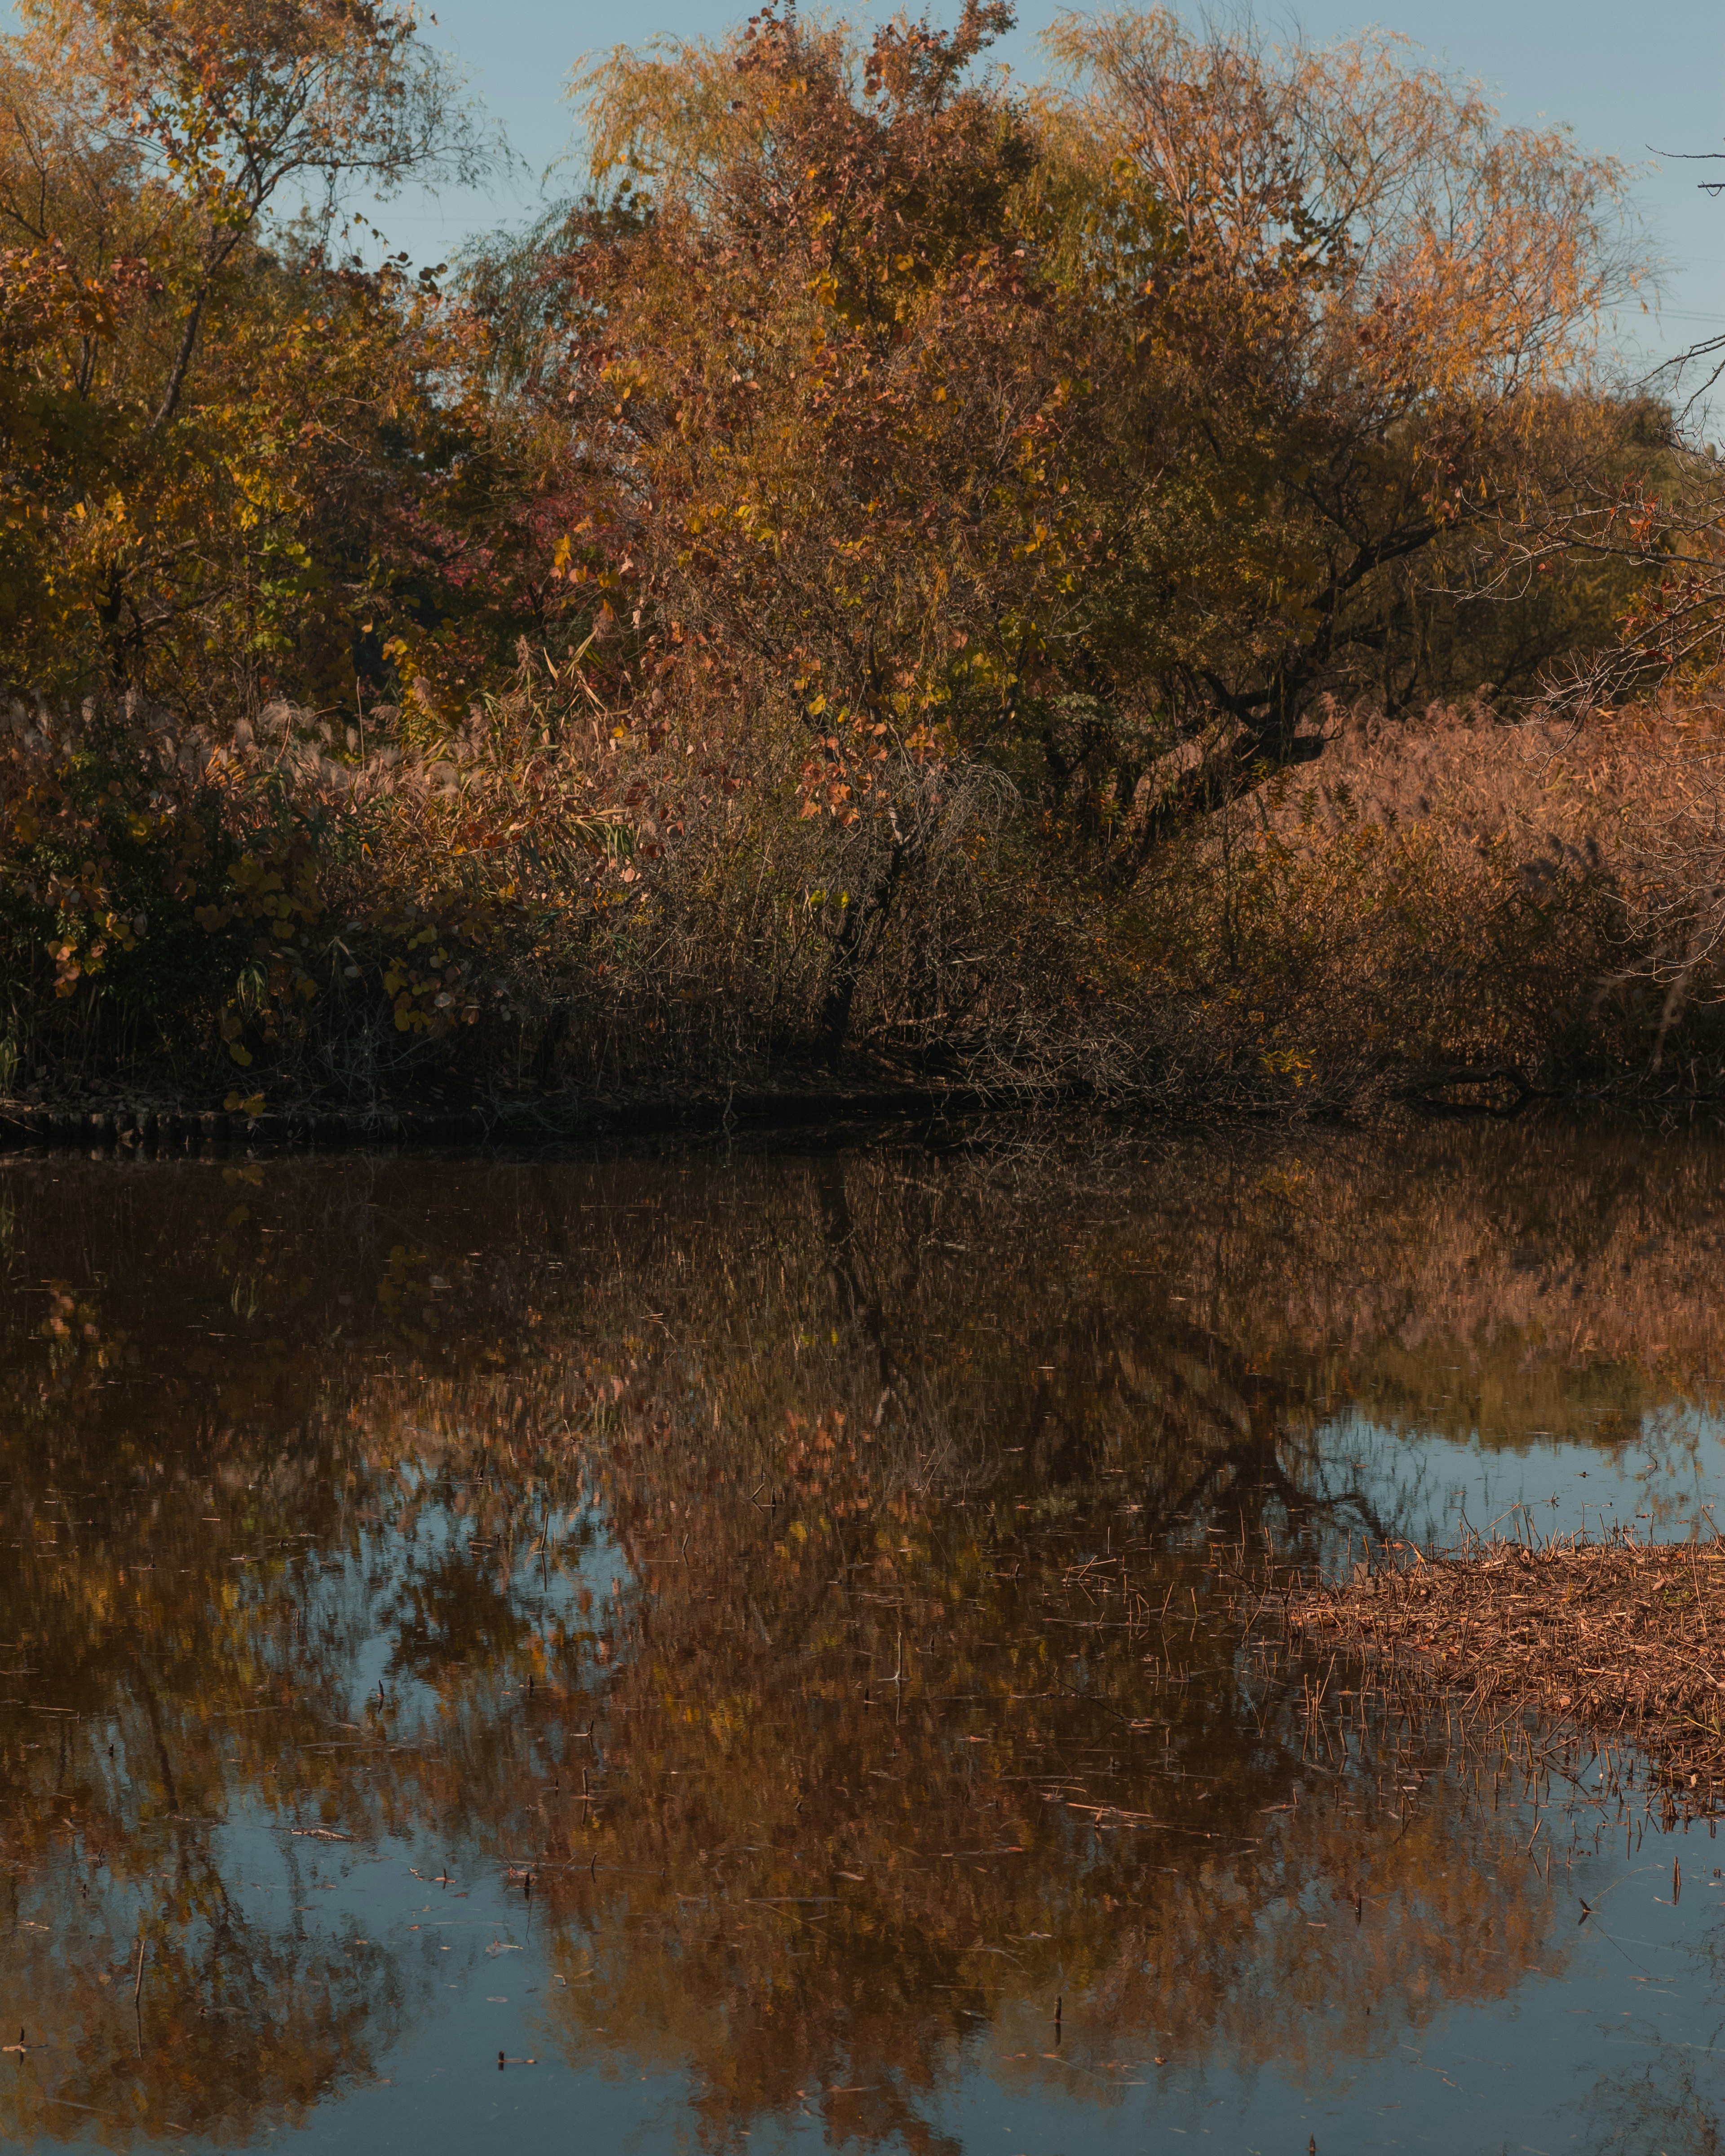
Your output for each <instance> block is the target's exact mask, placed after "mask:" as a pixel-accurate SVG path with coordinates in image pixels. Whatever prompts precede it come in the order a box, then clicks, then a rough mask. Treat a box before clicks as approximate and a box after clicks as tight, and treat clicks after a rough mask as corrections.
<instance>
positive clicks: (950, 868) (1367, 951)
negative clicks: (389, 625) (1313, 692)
mask: <svg viewBox="0 0 1725 2156" xmlns="http://www.w3.org/2000/svg"><path fill="white" fill-rule="evenodd" d="M577 694H579V691H578V690H577ZM1324 716H1325V717H1326V719H1327V724H1328V727H1329V733H1328V736H1327V738H1326V739H1325V740H1324V741H1323V743H1322V752H1321V753H1320V754H1318V755H1317V757H1315V758H1313V759H1312V761H1310V762H1307V763H1305V764H1303V765H1302V766H1301V767H1300V768H1299V770H1298V772H1297V773H1296V774H1292V775H1283V776H1281V777H1279V778H1276V779H1274V780H1269V781H1266V782H1265V783H1263V784H1262V785H1261V786H1260V787H1259V788H1257V789H1255V791H1253V792H1251V793H1247V794H1245V795H1244V796H1242V797H1241V798H1239V799H1237V800H1235V801H1234V802H1231V803H1229V804H1227V805H1226V806H1225V807H1224V808H1219V809H1217V810H1214V811H1213V812H1212V813H1211V814H1209V816H1208V817H1206V818H1204V819H1200V820H1199V821H1196V822H1194V823H1193V824H1190V825H1189V827H1188V828H1186V829H1183V831H1182V832H1181V833H1180V834H1178V838H1177V839H1173V840H1171V841H1170V842H1169V843H1168V844H1167V845H1166V846H1165V847H1164V848H1163V849H1162V850H1160V851H1159V853H1158V856H1157V858H1156V859H1155V860H1154V861H1153V863H1152V864H1151V865H1149V866H1148V867H1147V870H1146V871H1145V872H1144V873H1143V874H1142V875H1141V876H1139V877H1138V878H1137V880H1135V881H1134V883H1133V884H1132V886H1131V888H1130V889H1128V890H1126V891H1120V890H1118V889H1113V888H1111V887H1110V886H1109V885H1107V884H1106V881H1104V880H1101V879H1099V878H1096V877H1094V876H1092V877H1090V878H1088V879H1086V877H1084V876H1082V875H1080V874H1077V873H1075V872H1072V871H1070V870H1068V871H1067V872H1066V873H1065V874H1064V875H1057V874H1055V873H1054V872H1053V871H1051V870H1050V862H1049V857H1048V854H1047V852H1046V850H1045V848H1044V847H1043V846H1042V845H1041V844H1040V843H1039V834H1038V833H1037V831H1036V830H1035V829H1034V823H1033V819H1031V817H1030V816H1029V815H1028V814H1027V813H1026V809H1025V805H1024V803H1023V801H1022V800H1021V799H1020V798H1019V797H1018V796H1017V795H1016V794H1015V793H1014V789H1013V788H1012V787H1011V785H1010V783H1009V782H1008V781H1006V780H1005V779H1004V778H1002V776H1001V775H1000V774H999V773H998V772H994V771H992V770H990V769H988V767H983V766H980V765H977V766H973V767H970V768H969V769H968V770H963V769H954V768H952V767H947V768H946V769H943V770H942V771H940V772H938V773H933V772H931V773H928V774H927V777H926V780H925V790H924V793H923V795H922V801H921V804H920V805H921V807H922V813H923V814H924V815H925V817H926V819H927V825H928V827H929V835H927V836H926V838H925V843H924V844H922V846H921V847H920V848H919V850H918V853H917V857H916V860H915V862H914V864H913V865H911V868H910V869H909V870H906V872H904V873H903V874H902V875H901V876H900V878H899V880H898V882H897V884H896V888H895V891H894V896H893V904H892V906H891V910H890V911H886V912H885V913H884V915H882V916H879V917H877V919H876V921H875V922H874V923H873V924H872V925H871V927H870V928H869V929H868V931H867V932H865V935H864V937H862V939H861V941H860V945H859V947H858V951H857V966H856V980H855V999H854V1003H853V1005H852V1008H851V1009H850V1013H849V1014H848V1019H847V1024H846V1029H845V1045H844V1048H843V1050H842V1053H841V1055H839V1057H837V1058H834V1057H833V1056H832V1055H829V1054H826V1053H824V1052H823V1037H824V1026H825V1024H826V1023H827V1005H828V1004H829V998H830V994H831V983H832V975H833V969H834V952H835V949H836V948H838V947H839V943H840V939H841V938H842V937H845V934H846V932H847V931H848V929H849V928H850V916H851V910H852V907H853V906H855V905H856V904H857V903H858V901H856V900H855V897H854V896H852V895H853V894H854V893H856V892H858V891H862V892H867V891H870V890H871V889H877V888H878V887H879V883H880V878H881V876H882V875H883V872H884V870H886V867H887V866H888V865H889V864H890V858H891V847H892V844H893V838H892V834H891V829H885V830H883V829H881V828H880V826H878V825H875V824H858V825H856V826H854V827H851V829H850V830H849V831H848V832H846V833H845V834H844V836H845V838H846V839H848V841H849V846H848V850H847V849H845V848H835V846H834V833H833V831H832V829H831V828H830V827H829V826H824V825H823V824H820V823H818V822H816V821H815V820H814V819H809V818H807V817H805V816H803V815H802V814H800V813H799V807H798V804H799V801H800V798H801V796H800V793H799V775H798V768H797V767H796V765H795V763H794V762H793V761H792V760H790V759H787V758H780V759H778V760H777V761H775V758H774V757H773V753H772V749H771V744H770V742H764V743H763V742H754V741H751V740H750V739H749V738H748V737H747V734H746V733H742V732H739V734H738V735H737V737H736V738H735V739H734V740H732V742H728V743H726V744H724V745H723V747H722V749H721V750H720V751H717V752H716V749H715V745H714V742H713V739H712V737H711V732H708V733H707V734H706V736H705V737H703V738H702V739H701V740H699V741H696V740H692V739H690V738H686V737H685V736H684V735H683V734H682V733H680V731H678V729H677V728H675V726H672V725H670V724H665V725H662V726H657V727H653V728H644V729H641V730H639V731H637V730H634V729H630V728H629V727H628V726H626V725H624V724H622V723H620V722H619V721H616V720H615V719H614V717H613V716H612V715H610V714H598V713H595V712H594V711H593V710H592V708H591V706H590V705H589V704H588V701H587V699H586V698H585V697H584V696H581V697H580V701H579V702H578V704H572V703H571V702H570V701H568V700H567V697H565V698H564V699H563V700H562V701H559V700H558V697H557V692H556V689H555V685H551V684H547V682H545V681H543V680H541V681H539V682H537V683H535V682H533V681H532V680H528V679H523V680H521V681H520V682H519V683H518V684H517V685H516V687H515V688H514V690H512V691H511V692H510V693H509V694H507V695H506V696H501V697H499V698H498V699H496V700H495V701H493V702H492V703H491V704H490V706H488V707H487V708H486V709H485V711H482V712H481V713H480V714H477V715H476V716H475V719H474V721H472V722H471V723H470V726H468V727H466V728H465V729H463V730H461V731H459V732H454V733H450V734H447V735H445V736H444V737H441V738H440V739H439V740H438V741H437V742H435V743H434V745H430V746H427V745H424V744H423V743H421V744H418V745H414V744H413V743H412V742H407V741H404V740H403V738H402V727H401V723H400V719H399V716H398V714H396V713H394V712H392V711H388V710H384V711H378V712H374V713H373V714H372V719H371V721H370V729H369V733H368V738H367V742H365V744H364V747H363V749H362V748H361V746H360V744H359V742H358V741H357V736H356V737H354V738H353V739H352V740H351V741H350V739H349V737H348V736H347V732H346V731H345V730H341V729H339V728H336V727H334V726H331V723H330V722H328V721H317V720H316V719H314V718H311V717H310V716H307V715H305V714H303V713H300V712H296V711H293V710H291V709H290V708H289V707H287V706H274V707H271V708H269V709H267V710H266V711H264V713H263V714H262V715H261V716H260V717H259V721H258V722H257V723H256V725H255V726H241V727H239V728H238V729H236V730H235V731H234V734H233V735H232V736H231V737H230V738H229V739H228V740H227V741H226V742H220V743H218V742H215V741H213V739H212V738H211V737H210V736H209V735H208V734H207V733H206V732H204V731H202V730H200V729H198V728H177V727H175V726H172V724H171V723H170V722H169V721H167V719H166V718H165V716H162V715H161V714H159V713H153V714H152V713H146V712H145V711H141V710H139V709H138V708H136V706H134V707H133V708H132V709H131V710H130V711H127V710H126V709H124V708H104V707H102V706H90V707H89V708H88V709H87V710H86V711H84V712H81V713H64V712H63V713H61V714H59V715H57V716H55V715H50V714H49V713H47V712H39V713H36V714H28V713H25V712H23V711H15V712H14V713H13V717H12V720H11V722H10V725H9V726H8V729H7V731H5V732H4V734H3V735H0V808H3V814H4V815H5V817H6V819H7V823H8V829H9V832H10V834H11V842H10V844H8V847H7V849H6V851H5V854H4V856H3V860H0V939H3V942H0V967H3V971H4V977H5V978H6V980H7V982H8V999H9V1011H8V1026H7V1030H6V1034H5V1036H4V1045H3V1048H0V1056H3V1058H4V1062H5V1070H4V1074H3V1075H4V1077H5V1081H6V1090H7V1091H9V1092H11V1093H13V1094H14V1095H20V1096H22V1095H34V1096H39V1097H43V1098H49V1097H54V1096H64V1095H65V1094H66V1093H67V1092H68V1091H74V1090H76V1089H78V1088H80V1087H83V1088H85V1089H89V1088H90V1087H92V1086H94V1087H95V1088H99V1089H107V1090H109V1091H116V1090H117V1091H121V1092H124V1091H126V1090H127V1089H131V1091H140V1090H141V1091H144V1092H146V1093H149V1092H154V1093H157V1094H162V1093H167V1092H172V1093H174V1094H177V1095H178V1096H182V1097H197V1098H199V1099H204V1098H213V1097H214V1096H217V1095H221V1094H228V1093H236V1092H237V1094H238V1096H239V1097H241V1098H250V1097H252V1096H254V1094H257V1093H260V1092H261V1093H263V1094H264V1095H265V1096H266V1097H268V1098H270V1099H271V1100H272V1101H280V1100H282V1099H284V1098H288V1097H294V1098H303V1097H305V1096H310V1095H316V1096H321V1097H324V1098H327V1099H331V1100H339V1101H365V1100H371V1099H374V1098H376V1097H377V1096H380V1095H384V1096H390V1095H394V1096H405V1095H411V1094H412V1093H413V1092H415V1091H422V1090H424V1089H426V1088H428V1087H429V1088H434V1089H438V1090H441V1091H448V1090H449V1089H451V1088H454V1089H456V1090H457V1091H459V1092H461V1093H463V1094H469V1095H471V1094H480V1095H485V1094H502V1095H508V1094H516V1093H521V1092H523V1091H528V1092H539V1093H555V1092H561V1091H567V1090H569V1089H574V1090H575V1091H578V1092H581V1093H593V1092H598V1093H601V1094H606V1093H609V1094H617V1093H623V1092H629V1091H640V1090H643V1089H645V1090H649V1091H651V1090H655V1089H659V1090H673V1091H675V1090H679V1089H681V1090H689V1089H694V1090H697V1091H704V1090H711V1089H713V1088H722V1087H723V1086H726V1085H734V1084H737V1083H739V1082H742V1083H750V1082H753V1083H759V1082H762V1081H772V1080H773V1079H775V1078H777V1079H779V1080H783V1081H788V1082H792V1083H806V1082H811V1081H818V1080H819V1078H820V1077H821V1076H823V1075H829V1074H830V1073H831V1072H833V1071H834V1070H846V1071H849V1072H850V1074H851V1075H853V1076H855V1075H872V1076H875V1077H880V1076H884V1075H888V1074H895V1075H901V1076H902V1075H912V1074H914V1075H917V1076H920V1077H922V1078H925V1079H953V1080H959V1081H963V1082H966V1083H967V1084H968V1085H971V1086H979V1087H981V1088H983V1089H984V1090H988V1091H995V1092H998V1093H999V1094H1001V1095H1002V1096H1012V1095H1014V1094H1023V1093H1025V1092H1032V1093H1044V1092H1046V1091H1050V1090H1051V1089H1056V1088H1062V1087H1065V1088H1070V1087H1074V1086H1077V1087H1081V1088H1085V1089H1094V1090H1095V1091H1098V1092H1100V1093H1101V1094H1102V1095H1104V1096H1107V1095H1109V1094H1117V1095H1120V1096H1136V1097H1138V1098H1141V1099H1142V1098H1149V1099H1153V1100H1156V1101H1162V1102H1163V1103H1165V1104H1167V1105H1168V1106H1174V1107H1179V1108H1182V1109H1184V1110H1188V1111H1189V1110H1192V1109H1194V1108H1203V1107H1206V1106H1209V1107H1214V1106H1235V1107H1267V1106H1282V1107H1285V1108H1289V1109H1292V1110H1296V1111H1301V1112H1324V1111H1335V1110H1338V1109H1352V1108H1358V1107H1362V1106H1368V1105H1369V1104H1371V1103H1372V1102H1373V1101H1381V1100H1382V1099H1384V1097H1386V1096H1389V1095H1390V1094H1393V1093H1394V1092H1396V1091H1405V1090H1407V1089H1408V1088H1409V1086H1415V1087H1418V1086H1428V1087H1429V1086H1435V1085H1440V1083H1441V1082H1442V1081H1443V1078H1444V1075H1445V1074H1446V1073H1449V1072H1450V1071H1452V1070H1459V1069H1461V1068H1462V1067H1470V1066H1471V1067H1475V1068H1481V1069H1483V1068H1486V1067H1493V1066H1502V1067H1509V1068H1512V1069H1513V1070H1515V1071H1516V1072H1517V1073H1518V1074H1519V1075H1520V1078H1521V1079H1522V1081H1525V1082H1526V1083H1527V1085H1529V1086H1532V1087H1535V1088H1549V1089H1552V1090H1555V1091H1565V1090H1579V1091H1597V1090H1599V1089H1601V1088H1609V1087H1615V1088H1619V1089H1621V1088H1624V1087H1625V1086H1638V1087H1640V1088H1641V1089H1643V1090H1646V1089H1649V1088H1651V1089H1656V1090H1661V1091H1671V1090H1674V1089H1675V1090H1686V1091H1693V1090H1702V1089H1705V1088H1706V1087H1707V1086H1712V1085H1713V1084H1716V1083H1717V1080H1718V1075H1719V1070H1720V1058H1721V1054H1722V1048H1725V1040H1722V1034H1721V1029H1720V1026H1719V1024H1718V1020H1717V1004H1716V1002H1715V1000H1714V996H1715V993H1716V983H1715V977H1714V975H1713V973H1712V971H1711V970H1710V964H1711V961H1710V956H1709V954H1708V953H1707V952H1706V951H1705V950H1704V949H1700V948H1699V947H1698V943H1699V939H1698V937H1697V932H1696V924H1695V923H1694V922H1693V921H1687V920H1684V919H1681V918H1679V917H1678V916H1679V914H1680V912H1681V908H1680V906H1679V905H1678V898H1679V896H1680V893H1679V892H1678V891H1676V890H1675V889H1674V871H1673V870H1672V869H1671V863H1670V860H1669V859H1668V858H1667V856H1668V855H1669V852H1670V849H1671V833H1672V832H1673V830H1674V829H1676V827H1677V825H1678V824H1679V823H1680V821H1681V819H1682V818H1683V817H1684V816H1685V815H1687V817H1688V818H1689V819H1690V821H1691V823H1692V824H1693V825H1694V826H1695V828H1696V829H1697V833H1698V834H1700V836H1701V837H1705V836H1707V834H1708V833H1709V830H1710V829H1711V828H1712V827H1709V826H1708V825H1707V819H1706V815H1705V813H1704V812H1705V807H1706V803H1707V799H1708V796H1707V793H1706V791H1705V782H1706V781H1707V780H1708V779H1709V778H1711V777H1712V774H1713V773H1714V772H1715V770H1716V768H1717V766H1716V750H1715V745H1714V737H1713V734H1712V731H1711V728H1710V726H1702V725H1701V724H1700V723H1699V722H1697V721H1691V722H1690V723H1688V724H1685V723H1684V722H1683V721H1682V720H1681V717H1680V716H1679V714H1678V713H1677V712H1676V711H1674V710H1671V709H1663V710H1662V709H1658V708H1648V709H1646V710H1643V711H1635V712H1632V713H1630V714H1627V715H1625V716H1620V717H1618V718H1616V719H1615V720H1613V721H1609V722H1599V723H1596V724H1595V725H1594V726H1591V727H1589V728H1587V729H1585V730H1581V729H1572V728H1566V727H1559V726H1553V725H1549V724H1547V725H1541V726H1532V725H1525V724H1524V725H1509V724H1505V723H1503V722H1502V721H1499V720H1497V718H1496V717H1495V716H1493V715H1492V714H1491V712H1490V711H1489V710H1487V709H1485V708H1483V707H1481V706H1475V707H1472V708H1471V709H1467V710H1464V711H1455V710H1454V709H1438V710H1435V711H1431V712H1429V713H1427V714H1426V715H1425V716H1424V717H1423V718H1422V719H1421V720H1420V721H1416V722H1411V723H1410V722H1398V723H1397V724H1395V725H1394V726H1386V725H1385V723H1384V721H1383V720H1382V719H1381V717H1378V716H1375V715H1370V714H1359V713H1355V714H1348V715H1343V714H1336V713H1333V712H1332V713H1329V714H1327V715H1324ZM1698 842H1699V840H1697V843H1698ZM1685 887H1686V886H1685Z"/></svg>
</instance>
